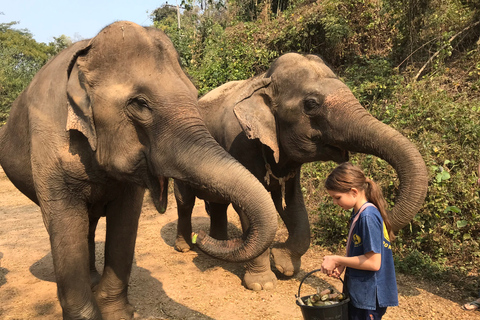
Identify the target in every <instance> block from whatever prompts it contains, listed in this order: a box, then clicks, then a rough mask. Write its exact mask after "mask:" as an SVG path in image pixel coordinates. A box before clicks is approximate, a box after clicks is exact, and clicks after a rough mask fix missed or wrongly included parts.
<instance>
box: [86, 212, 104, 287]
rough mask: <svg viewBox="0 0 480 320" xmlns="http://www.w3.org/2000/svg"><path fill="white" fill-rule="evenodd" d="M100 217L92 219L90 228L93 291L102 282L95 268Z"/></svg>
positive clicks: (89, 243)
mask: <svg viewBox="0 0 480 320" xmlns="http://www.w3.org/2000/svg"><path fill="white" fill-rule="evenodd" d="M99 219H100V217H90V224H89V228H88V252H89V258H90V259H89V261H90V279H91V287H92V291H95V290H96V288H97V285H98V283H99V282H100V278H101V276H100V273H99V272H98V271H97V268H96V267H95V230H96V229H97V225H98V220H99Z"/></svg>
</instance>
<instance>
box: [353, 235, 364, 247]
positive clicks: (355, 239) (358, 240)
mask: <svg viewBox="0 0 480 320" xmlns="http://www.w3.org/2000/svg"><path fill="white" fill-rule="evenodd" d="M353 243H354V244H355V247H358V246H359V245H361V244H362V238H360V236H359V235H358V234H356V233H355V234H354V235H353Z"/></svg>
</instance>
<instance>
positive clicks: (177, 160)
mask: <svg viewBox="0 0 480 320" xmlns="http://www.w3.org/2000/svg"><path fill="white" fill-rule="evenodd" d="M179 125H180V126H182V128H183V130H182V131H181V132H180V133H178V134H177V135H176V136H175V137H173V139H172V142H173V143H172V144H171V145H170V147H171V148H172V149H174V150H175V151H174V152H173V154H175V155H176V156H175V157H174V158H172V159H169V160H168V161H167V162H166V163H165V164H164V167H168V168H169V172H168V174H167V175H168V176H169V177H172V178H174V179H179V180H181V181H184V182H186V183H188V184H190V185H192V186H193V187H195V188H197V189H200V190H203V191H206V192H208V193H213V194H215V195H217V196H220V197H222V198H223V199H225V200H226V201H228V202H231V203H233V204H234V205H236V206H238V208H240V209H241V210H242V211H243V212H244V213H245V215H246V217H247V219H248V221H249V224H250V228H249V229H248V230H247V231H246V233H245V234H244V235H243V238H242V239H240V238H238V239H231V240H216V239H213V238H212V237H210V236H209V235H207V234H206V233H205V232H200V233H199V234H198V237H197V241H196V243H197V245H198V247H199V248H200V249H201V250H202V251H204V252H205V253H207V254H209V255H211V256H213V257H215V258H218V259H222V260H225V261H230V262H243V261H248V260H251V259H254V258H256V257H257V256H259V255H260V254H261V253H262V252H264V251H265V250H266V249H268V247H269V246H270V244H271V243H272V242H273V239H274V237H275V233H276V230H277V212H276V209H275V206H274V204H273V201H272V199H271V197H270V195H269V194H268V192H267V191H266V190H265V188H264V187H263V186H262V184H261V183H260V182H259V181H258V180H257V179H256V178H255V177H254V176H253V175H252V174H251V173H250V172H249V171H248V170H247V169H246V168H245V167H243V166H242V165H241V164H240V163H239V162H237V161H236V160H235V159H234V158H233V157H232V156H230V155H229V154H228V153H227V152H226V151H225V150H224V149H223V148H222V147H221V146H220V145H219V144H218V143H217V142H216V141H215V140H214V139H213V137H212V136H211V135H210V134H209V133H208V131H207V129H206V127H205V126H204V125H199V124H197V125H194V126H190V129H191V130H189V129H185V128H188V126H187V125H182V124H179ZM172 164H173V165H172Z"/></svg>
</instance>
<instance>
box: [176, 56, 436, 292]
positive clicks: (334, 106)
mask: <svg viewBox="0 0 480 320" xmlns="http://www.w3.org/2000/svg"><path fill="white" fill-rule="evenodd" d="M199 107H200V112H201V115H202V117H203V119H204V120H205V123H206V124H207V127H208V129H209V131H210V132H211V133H212V135H213V137H214V138H215V139H216V140H217V141H218V142H219V143H220V145H221V146H222V147H224V148H225V149H226V150H227V151H228V152H229V153H230V154H231V155H232V156H234V157H235V158H236V159H237V160H238V161H240V163H242V164H243V165H244V166H245V167H246V168H247V169H249V170H250V171H251V172H252V173H253V174H254V175H255V176H256V177H257V178H258V179H259V180H260V181H261V182H262V183H263V185H264V186H265V187H266V188H267V190H268V191H270V193H271V196H272V198H273V201H274V203H275V206H276V209H277V211H278V212H279V214H280V216H281V218H282V219H283V221H284V223H285V225H286V227H287V229H288V233H289V236H288V239H287V240H286V242H285V243H280V244H275V246H274V248H272V250H271V253H272V255H273V259H274V264H275V267H276V269H277V270H278V271H279V272H281V273H283V274H284V275H286V276H292V275H294V274H295V273H296V272H297V271H298V270H299V268H300V262H301V257H302V255H303V254H304V253H305V252H306V251H307V249H308V247H309V245H310V226H309V221H308V215H307V211H306V209H305V204H304V200H303V195H302V191H301V186H300V167H301V165H302V164H303V163H307V162H312V161H327V160H333V161H335V162H343V161H347V160H348V151H352V152H361V153H368V154H373V155H376V156H378V157H380V158H382V159H385V160H386V161H387V162H388V163H390V164H391V165H392V166H393V167H394V169H395V170H396V172H397V174H398V176H399V179H400V188H399V194H398V195H397V199H396V203H395V206H394V208H393V210H392V216H391V221H392V224H393V229H394V230H395V231H398V230H399V229H400V228H402V227H404V226H405V225H406V224H408V223H409V222H410V220H411V219H412V218H413V216H414V215H415V214H416V213H417V211H418V210H419V208H420V207H421V205H422V203H423V201H424V199H425V195H426V191H427V184H428V174H427V170H426V167H425V163H424V161H423V159H422V157H421V155H420V153H419V152H418V150H417V149H416V148H415V146H414V145H413V144H412V143H411V142H410V141H408V140H407V139H406V138H405V137H404V136H402V135H401V134H400V133H399V132H397V131H396V130H394V129H393V128H391V127H389V126H387V125H385V124H384V123H382V122H380V121H378V120H377V119H375V118H374V117H373V116H372V115H370V114H369V113H368V112H367V111H366V110H365V109H364V108H363V107H362V106H361V105H360V103H359V102H358V100H357V99H356V98H355V97H354V95H353V94H352V92H351V91H350V90H349V89H348V87H347V86H346V85H345V84H344V83H342V82H341V81H340V80H339V79H338V78H337V77H336V76H335V74H334V73H333V72H332V70H331V69H330V68H328V67H327V65H326V64H325V63H324V61H323V60H322V59H321V58H319V57H318V56H315V55H300V54H295V53H289V54H285V55H283V56H281V57H279V58H278V59H277V60H276V61H275V62H274V63H273V64H272V65H271V67H270V68H269V70H268V71H267V72H265V73H264V74H261V75H259V76H257V77H254V78H251V79H248V80H245V81H235V82H229V83H227V84H224V85H222V86H220V87H219V88H217V89H215V90H213V91H211V92H209V93H208V94H207V95H205V96H204V97H202V98H201V99H200V101H199ZM212 170H213V167H212ZM175 196H176V199H177V203H178V215H179V218H178V234H177V239H176V249H177V250H179V251H188V250H189V248H191V246H192V243H191V241H190V238H189V235H190V232H191V213H192V207H193V204H194V200H195V196H197V197H199V198H203V199H204V200H206V209H207V211H208V213H209V214H210V216H211V219H210V220H211V225H210V235H211V236H212V237H215V238H218V239H226V238H227V217H226V210H227V207H228V205H229V204H228V203H227V202H224V201H223V202H222V201H218V200H216V199H214V198H212V197H209V196H208V195H205V194H204V193H200V192H198V191H197V190H196V188H195V187H192V186H191V185H188V184H186V183H184V182H181V181H176V182H175ZM236 209H238V208H236ZM237 211H239V212H240V217H241V221H242V228H243V229H244V230H247V228H248V222H247V221H246V220H245V218H244V216H243V215H242V213H241V211H242V210H237ZM276 280H277V279H276V276H275V274H274V273H273V272H272V270H271V268H270V250H266V251H265V252H264V254H262V255H261V256H259V257H258V258H256V259H253V260H251V261H249V262H248V263H247V264H246V273H245V276H244V285H245V286H246V287H247V288H249V289H253V290H261V289H269V288H273V287H275V284H276Z"/></svg>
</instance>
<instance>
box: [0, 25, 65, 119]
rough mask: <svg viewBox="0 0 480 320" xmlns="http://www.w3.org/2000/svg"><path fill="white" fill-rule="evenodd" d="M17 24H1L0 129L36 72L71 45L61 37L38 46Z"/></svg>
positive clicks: (27, 32)
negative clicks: (15, 101) (14, 102)
mask: <svg viewBox="0 0 480 320" xmlns="http://www.w3.org/2000/svg"><path fill="white" fill-rule="evenodd" d="M16 24H17V22H10V23H1V24H0V125H1V124H3V123H4V122H5V120H6V119H7V115H8V113H9V111H10V107H11V105H12V103H13V101H14V100H15V99H16V98H17V96H18V95H19V94H20V92H22V90H23V89H24V88H25V87H26V86H27V85H28V83H29V82H30V81H31V80H32V78H33V76H34V75H35V74H36V73H37V71H38V70H40V68H41V67H42V66H43V65H44V64H45V63H46V62H47V61H48V59H50V58H51V57H52V56H53V55H55V54H57V53H58V52H59V51H60V50H62V49H64V48H65V47H67V46H68V45H70V44H71V41H70V40H69V39H68V37H66V36H63V35H62V36H60V37H58V38H54V39H55V40H54V41H53V42H51V43H50V44H48V45H47V44H45V43H38V42H36V41H35V40H34V39H33V37H32V34H31V33H30V32H29V31H28V30H27V29H14V28H13V27H14V26H15V25H16Z"/></svg>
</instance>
